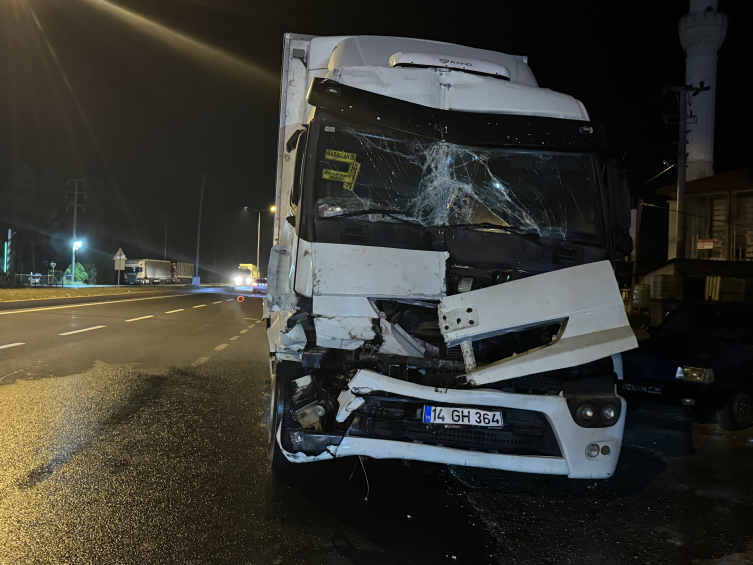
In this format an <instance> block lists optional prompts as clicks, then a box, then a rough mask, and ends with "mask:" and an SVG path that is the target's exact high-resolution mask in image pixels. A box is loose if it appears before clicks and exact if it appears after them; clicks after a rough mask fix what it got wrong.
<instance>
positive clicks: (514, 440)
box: [348, 397, 562, 457]
mask: <svg viewBox="0 0 753 565" xmlns="http://www.w3.org/2000/svg"><path fill="white" fill-rule="evenodd" d="M426 404H432V405H433V406H452V405H447V404H440V403H429V402H427V403H426ZM423 407H424V403H423V402H416V401H415V400H413V399H405V400H403V399H395V398H378V397H368V398H367V399H366V403H364V404H363V406H361V408H360V409H359V410H358V411H357V412H356V414H357V417H356V418H355V419H354V421H353V424H352V425H351V427H350V429H349V430H348V435H351V436H357V437H369V438H374V439H388V440H393V441H406V442H420V443H424V444H427V445H437V446H443V447H452V448H455V449H466V450H469V451H484V452H488V453H504V454H510V455H539V456H551V457H561V456H562V453H561V451H560V449H559V445H558V444H557V440H556V439H555V437H554V433H553V431H552V428H551V426H550V425H549V422H548V421H547V419H546V418H545V417H544V415H543V414H541V413H539V412H533V411H530V410H517V409H506V408H500V409H499V410H500V411H501V412H502V420H503V424H504V426H503V427H502V428H484V427H476V426H461V427H449V426H447V427H446V426H444V425H438V424H424V423H423V422H422V421H421V419H420V418H419V416H418V415H419V414H420V413H422V412H423ZM480 408H482V409H483V410H494V408H490V407H488V406H485V407H480Z"/></svg>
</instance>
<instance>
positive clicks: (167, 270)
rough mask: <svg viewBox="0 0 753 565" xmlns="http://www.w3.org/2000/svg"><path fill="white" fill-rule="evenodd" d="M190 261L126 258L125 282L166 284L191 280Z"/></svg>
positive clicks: (191, 266) (191, 268) (191, 267)
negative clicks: (177, 261)
mask: <svg viewBox="0 0 753 565" xmlns="http://www.w3.org/2000/svg"><path fill="white" fill-rule="evenodd" d="M193 270H194V269H193V265H192V264H191V263H176V262H171V261H162V260H159V259H126V262H125V282H126V284H168V283H181V282H182V283H185V282H188V283H190V282H191V277H192V276H193Z"/></svg>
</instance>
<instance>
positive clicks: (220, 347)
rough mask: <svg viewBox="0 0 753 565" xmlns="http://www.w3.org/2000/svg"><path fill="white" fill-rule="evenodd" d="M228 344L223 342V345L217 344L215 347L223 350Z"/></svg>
mask: <svg viewBox="0 0 753 565" xmlns="http://www.w3.org/2000/svg"><path fill="white" fill-rule="evenodd" d="M227 346H228V344H227V343H223V344H222V345H218V346H217V347H215V348H214V349H215V350H216V351H222V350H223V349H225V348H226V347H227Z"/></svg>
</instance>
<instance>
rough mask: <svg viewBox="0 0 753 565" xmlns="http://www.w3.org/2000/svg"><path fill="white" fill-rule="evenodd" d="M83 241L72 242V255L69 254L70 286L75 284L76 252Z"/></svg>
mask: <svg viewBox="0 0 753 565" xmlns="http://www.w3.org/2000/svg"><path fill="white" fill-rule="evenodd" d="M83 244H84V242H83V241H74V242H73V253H72V254H71V284H73V283H75V282H76V251H77V250H78V249H81V246H82V245H83Z"/></svg>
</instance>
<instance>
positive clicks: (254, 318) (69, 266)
mask: <svg viewBox="0 0 753 565" xmlns="http://www.w3.org/2000/svg"><path fill="white" fill-rule="evenodd" d="M68 266H69V267H70V265H68ZM241 320H258V318H241Z"/></svg>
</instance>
